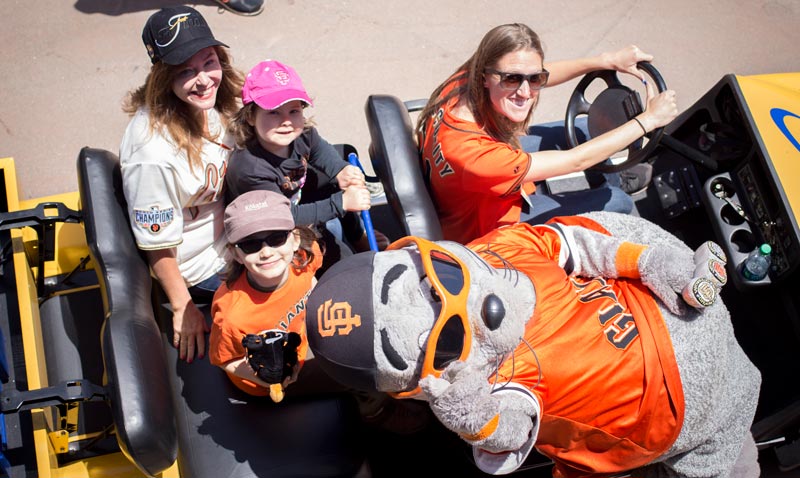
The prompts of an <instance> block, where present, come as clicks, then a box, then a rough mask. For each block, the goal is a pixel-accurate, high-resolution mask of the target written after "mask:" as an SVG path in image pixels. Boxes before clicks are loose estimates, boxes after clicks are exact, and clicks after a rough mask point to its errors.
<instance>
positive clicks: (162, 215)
mask: <svg viewBox="0 0 800 478" xmlns="http://www.w3.org/2000/svg"><path fill="white" fill-rule="evenodd" d="M174 219H175V208H174V207H169V208H165V209H161V208H160V207H159V206H151V207H150V209H134V210H133V223H134V224H136V227H138V228H141V229H143V230H146V231H148V232H150V233H151V234H158V233H159V232H161V230H162V229H163V228H165V227H166V226H168V225H169V224H170V223H172V221H173V220H174Z"/></svg>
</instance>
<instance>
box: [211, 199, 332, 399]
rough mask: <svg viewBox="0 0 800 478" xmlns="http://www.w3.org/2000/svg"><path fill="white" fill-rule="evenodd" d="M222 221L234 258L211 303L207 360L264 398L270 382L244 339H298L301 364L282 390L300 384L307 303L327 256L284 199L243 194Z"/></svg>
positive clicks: (235, 381)
mask: <svg viewBox="0 0 800 478" xmlns="http://www.w3.org/2000/svg"><path fill="white" fill-rule="evenodd" d="M224 223H225V235H226V237H227V240H228V247H229V249H230V253H231V255H232V259H231V260H229V262H228V265H227V268H226V269H225V282H224V283H223V284H222V285H221V286H220V287H219V289H217V292H216V294H215V295H214V301H213V302H212V305H211V314H212V317H213V319H214V321H213V324H212V327H211V337H210V339H209V349H210V350H209V359H210V360H211V363H212V364H214V365H217V366H219V367H220V368H222V369H223V370H225V372H227V373H228V376H229V377H230V379H231V381H232V382H233V384H234V385H236V387H238V388H239V389H241V390H242V391H244V392H246V393H248V394H250V395H257V396H265V395H267V394H268V393H269V392H270V390H269V388H270V385H273V384H269V383H266V382H264V381H263V380H261V379H260V378H259V377H258V375H257V374H256V371H255V370H254V369H253V367H251V365H250V363H249V361H248V358H247V350H246V349H245V346H244V345H243V344H242V338H243V337H245V336H247V334H264V333H266V332H267V331H277V332H279V333H280V334H282V333H288V332H294V333H296V334H298V335H299V336H300V344H299V345H298V346H297V358H298V362H297V365H295V367H294V370H293V374H292V375H291V376H289V377H286V378H285V379H284V380H283V381H282V384H281V385H282V387H284V388H285V387H286V386H288V385H289V384H290V383H292V382H293V381H294V380H296V378H297V373H298V372H299V370H300V368H301V367H302V365H303V363H304V360H305V358H306V352H307V350H308V342H307V340H306V328H305V302H306V298H307V297H308V293H309V291H310V290H311V289H312V288H313V287H314V285H315V284H316V282H317V279H316V278H315V277H314V273H315V272H316V271H317V269H319V267H320V264H321V263H322V253H321V251H320V249H319V246H318V245H317V242H316V234H315V232H314V231H313V230H311V229H310V228H309V227H306V226H296V225H295V223H294V219H293V218H292V212H291V210H290V207H289V199H287V198H286V196H284V195H283V194H278V193H275V192H272V191H251V192H248V193H245V194H243V195H241V196H239V197H238V198H236V199H235V200H234V201H233V202H231V204H229V205H228V207H227V208H226V209H225V220H224ZM281 391H282V390H281ZM275 399H276V398H275V397H273V400H275Z"/></svg>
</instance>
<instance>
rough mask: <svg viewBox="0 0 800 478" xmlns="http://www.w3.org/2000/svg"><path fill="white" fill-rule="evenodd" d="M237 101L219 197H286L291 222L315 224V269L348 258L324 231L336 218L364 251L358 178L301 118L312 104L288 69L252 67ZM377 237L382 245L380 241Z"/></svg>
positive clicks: (365, 200)
mask: <svg viewBox="0 0 800 478" xmlns="http://www.w3.org/2000/svg"><path fill="white" fill-rule="evenodd" d="M242 102H243V103H244V106H243V108H242V109H241V110H240V111H239V112H238V113H237V114H236V116H235V117H234V119H233V121H232V123H231V126H230V128H229V129H230V131H231V132H232V133H233V136H234V139H235V141H236V145H237V148H236V150H235V151H234V152H233V154H232V155H231V160H230V163H229V165H228V171H227V175H226V176H225V187H226V191H225V198H226V200H227V201H228V202H230V201H232V200H233V199H234V198H236V197H237V196H239V195H240V194H242V193H245V192H247V191H251V190H254V189H263V190H268V191H275V192H278V193H281V194H284V195H285V196H286V197H288V198H289V199H290V201H291V207H292V215H293V216H294V219H295V222H296V223H297V224H308V225H314V226H317V227H318V230H319V232H320V233H321V234H322V236H323V239H324V243H325V249H326V251H325V264H324V265H323V267H322V269H321V270H320V272H322V271H324V270H325V269H327V267H328V266H329V265H330V264H332V263H333V262H335V261H337V260H338V259H339V258H340V257H344V256H347V255H350V254H352V251H351V250H350V248H349V247H348V246H346V245H344V244H342V243H341V242H340V241H339V240H338V239H337V238H336V237H335V236H334V234H333V233H332V232H331V231H329V230H328V229H327V228H326V227H325V225H326V223H329V224H330V221H331V220H335V219H340V220H341V227H342V229H343V236H344V239H345V240H346V241H347V242H348V243H349V244H350V245H351V246H352V248H353V249H354V250H355V251H356V252H360V251H365V250H368V249H369V243H368V241H367V237H366V233H365V231H364V228H363V226H362V224H361V221H360V220H359V218H358V216H357V212H359V211H364V210H367V209H369V207H370V194H369V191H368V190H367V188H366V183H365V179H364V174H363V172H362V171H361V170H360V169H359V168H358V167H355V166H352V165H350V164H348V163H347V162H346V161H345V160H344V159H342V156H341V155H340V154H339V153H338V152H337V151H336V149H335V148H334V147H333V146H332V145H331V144H329V143H328V142H327V141H325V140H324V139H323V138H322V137H321V136H320V134H319V132H317V129H316V128H315V127H314V126H313V125H312V123H311V122H310V121H309V120H307V119H306V117H305V116H304V114H303V110H304V109H305V108H306V107H308V106H312V105H313V102H312V101H311V98H310V97H309V96H308V93H307V92H306V90H305V88H304V87H303V83H302V81H301V79H300V76H299V75H298V74H297V72H296V71H295V70H294V68H292V67H291V66H289V65H285V64H283V63H280V62H278V61H275V60H267V61H262V62H260V63H259V64H257V65H256V66H255V67H253V69H252V70H250V72H249V73H248V75H247V77H246V79H245V83H244V87H243V88H242ZM333 226H336V224H335V222H334V223H333ZM377 235H378V237H379V244H380V245H382V246H383V247H385V246H386V245H387V244H388V240H387V239H386V237H385V236H383V235H382V234H377Z"/></svg>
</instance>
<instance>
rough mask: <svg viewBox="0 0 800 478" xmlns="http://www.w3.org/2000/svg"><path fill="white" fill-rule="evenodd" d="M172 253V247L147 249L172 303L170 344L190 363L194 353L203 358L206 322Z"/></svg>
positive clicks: (154, 268) (173, 249)
mask: <svg viewBox="0 0 800 478" xmlns="http://www.w3.org/2000/svg"><path fill="white" fill-rule="evenodd" d="M175 255H176V250H175V248H169V249H157V250H152V251H147V259H148V261H149V262H150V267H151V268H152V269H153V273H154V274H155V276H156V279H158V282H159V283H160V284H161V287H162V288H163V289H164V292H165V293H166V294H167V298H169V303H170V306H171V307H172V328H173V331H174V332H173V345H174V346H175V347H176V348H178V350H179V351H180V358H181V360H186V361H187V362H189V363H191V362H192V360H194V358H195V356H197V358H203V356H204V355H205V353H206V342H205V333H206V332H208V326H207V325H206V321H205V317H203V313H202V312H200V309H198V308H197V306H196V305H195V304H194V302H192V297H191V295H189V289H188V288H187V287H186V282H184V280H183V276H182V275H181V272H180V270H179V269H178V261H177V259H176V258H175Z"/></svg>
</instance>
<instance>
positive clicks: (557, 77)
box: [544, 45, 653, 86]
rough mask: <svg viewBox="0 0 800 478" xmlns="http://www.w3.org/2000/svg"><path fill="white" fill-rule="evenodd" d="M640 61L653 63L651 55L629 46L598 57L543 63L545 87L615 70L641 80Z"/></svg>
mask: <svg viewBox="0 0 800 478" xmlns="http://www.w3.org/2000/svg"><path fill="white" fill-rule="evenodd" d="M640 61H653V55H650V54H647V53H645V52H643V51H642V50H640V49H639V48H638V47H636V46H634V45H629V46H627V47H625V48H623V49H621V50H618V51H615V52H606V53H602V54H600V55H598V56H593V57H587V58H578V59H575V60H561V61H554V62H545V64H544V68H545V69H546V70H547V71H549V72H550V78H549V79H548V81H547V86H556V85H560V84H561V83H564V82H567V81H569V80H572V79H573V78H577V77H579V76H582V75H585V74H587V73H589V72H592V71H597V70H615V71H619V72H622V73H629V74H631V75H633V76H635V77H636V78H638V79H640V80H643V79H644V76H643V74H642V72H641V71H639V70H638V69H637V68H636V64H637V63H638V62H640Z"/></svg>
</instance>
